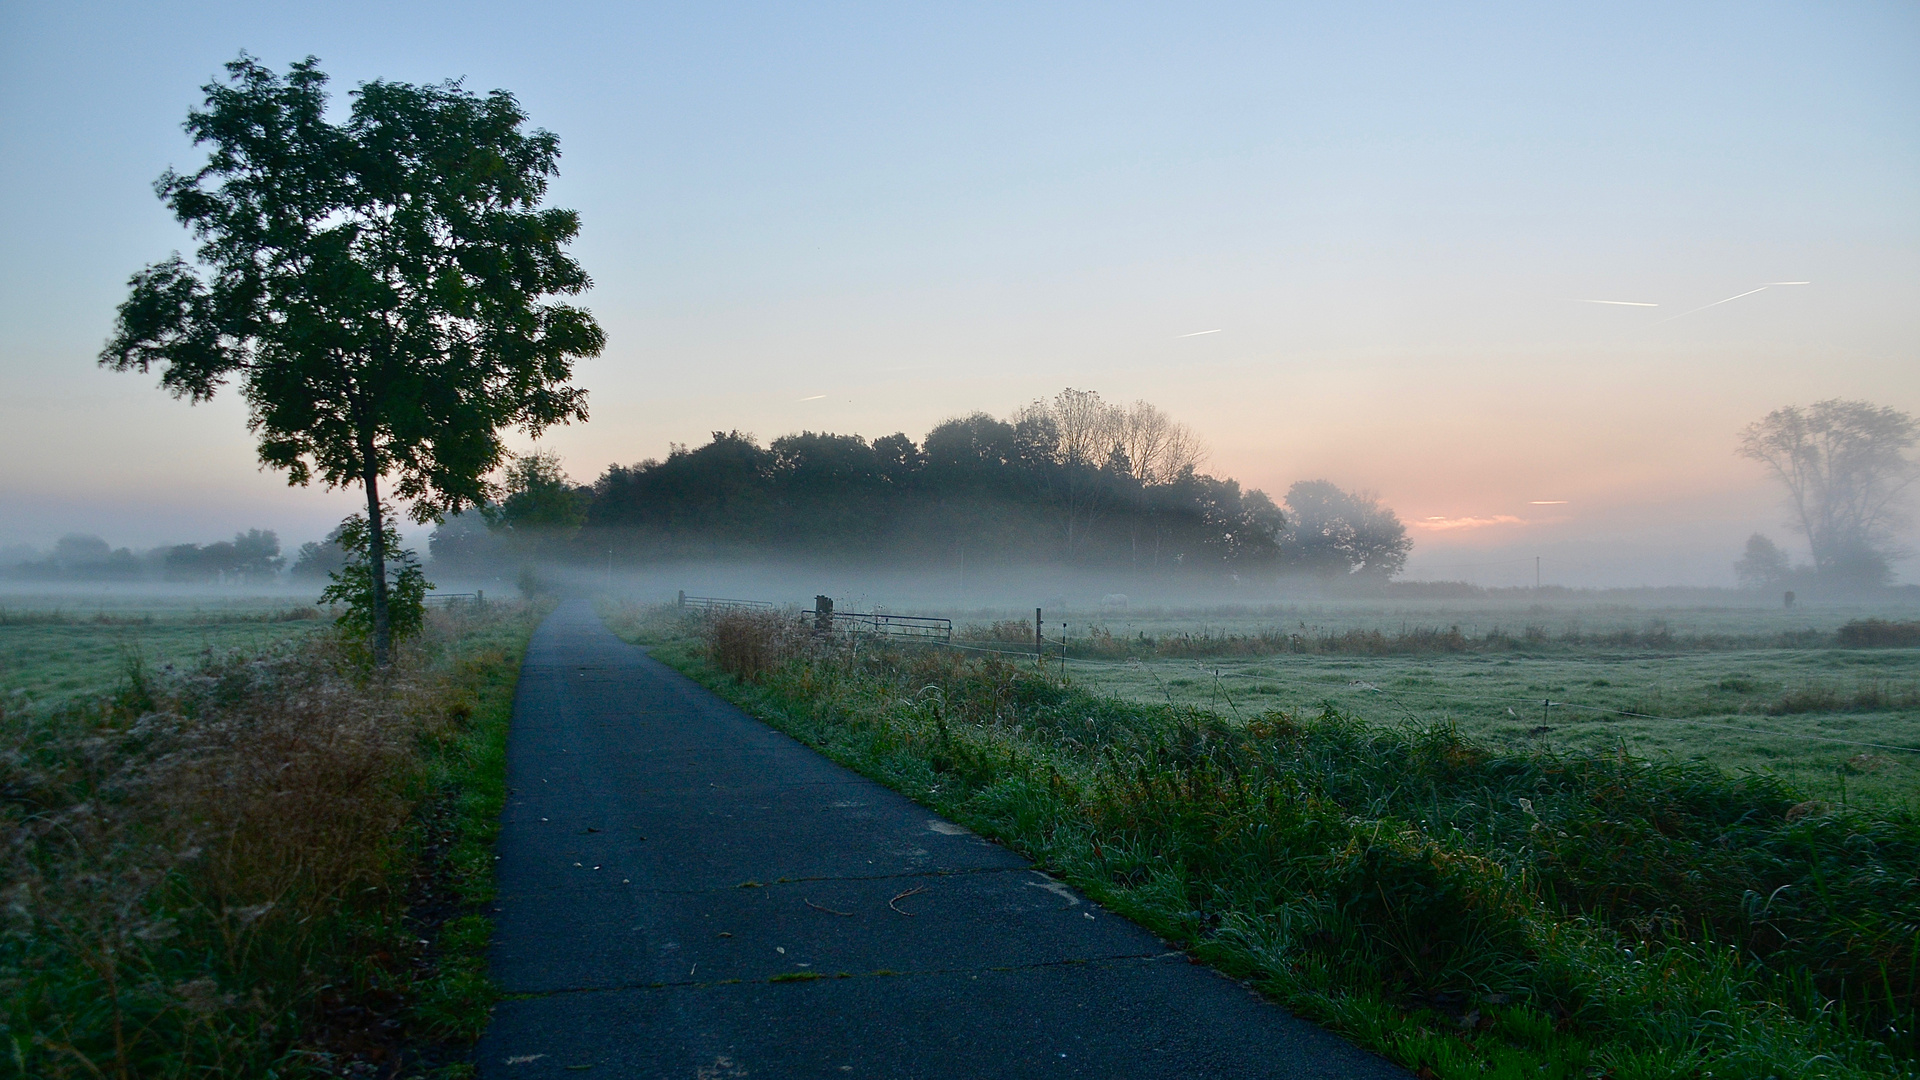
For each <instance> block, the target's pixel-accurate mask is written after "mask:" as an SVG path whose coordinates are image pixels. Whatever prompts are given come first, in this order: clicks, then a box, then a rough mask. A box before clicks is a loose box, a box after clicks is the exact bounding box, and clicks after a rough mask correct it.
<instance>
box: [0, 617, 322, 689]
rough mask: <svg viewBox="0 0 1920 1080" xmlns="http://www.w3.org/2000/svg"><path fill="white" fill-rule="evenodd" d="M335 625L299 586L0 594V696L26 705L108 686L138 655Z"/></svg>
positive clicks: (238, 644)
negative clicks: (281, 590) (289, 589)
mask: <svg viewBox="0 0 1920 1080" xmlns="http://www.w3.org/2000/svg"><path fill="white" fill-rule="evenodd" d="M328 625H330V622H329V620H328V619H327V618H326V617H325V612H324V611H323V610H322V609H320V608H317V607H315V606H314V604H313V602H312V600H311V599H307V600H305V601H302V600H300V599H299V598H297V597H294V596H290V595H280V596H237V595H218V594H206V595H185V594H181V595H164V594H147V595H140V594H132V595H125V594H121V595H115V594H108V595H98V596H72V595H51V594H15V595H7V596H0V703H4V704H5V706H6V708H8V709H18V708H22V707H31V706H36V705H48V704H54V703H57V702H59V701H61V700H64V699H68V698H72V697H75V696H83V695H88V694H102V693H109V692H111V691H113V690H115V689H117V688H118V687H119V686H120V685H121V684H122V683H123V682H124V681H125V679H126V675H127V670H128V666H129V664H131V663H133V662H134V661H135V660H136V659H137V660H138V661H139V662H140V663H143V664H145V665H147V666H148V667H150V668H163V667H165V666H167V665H169V664H171V665H174V666H176V667H180V668H187V667H192V666H196V665H197V664H199V662H200V661H201V659H202V658H204V657H206V656H207V655H209V654H211V655H213V656H225V655H227V654H228V653H232V652H242V653H257V652H259V651H261V650H263V649H267V648H270V647H272V646H274V645H276V644H278V643H280V642H283V641H287V640H289V639H292V638H298V637H302V636H304V635H306V634H309V633H312V632H313V631H315V630H318V629H321V628H323V627H326V626H328Z"/></svg>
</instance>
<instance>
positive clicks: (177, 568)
mask: <svg viewBox="0 0 1920 1080" xmlns="http://www.w3.org/2000/svg"><path fill="white" fill-rule="evenodd" d="M285 564H286V560H285V559H282V558H281V557H280V538H279V537H278V536H276V535H275V534H274V532H273V530H271V529H248V530H247V531H246V532H243V533H235V534H234V536H233V539H232V540H221V541H217V542H215V543H212V544H207V545H204V546H202V545H200V544H171V545H166V546H162V547H157V548H153V549H151V550H149V551H146V552H142V553H140V554H137V555H136V554H135V553H134V552H133V550H132V549H130V548H124V547H123V548H115V547H111V546H110V545H108V543H107V542H106V541H105V540H103V539H101V538H100V537H98V536H90V535H85V534H81V533H72V534H69V535H67V536H63V537H61V538H60V539H59V540H57V541H55V543H54V545H53V550H52V551H50V552H47V553H46V554H45V555H44V556H38V557H29V558H24V559H14V560H11V561H10V565H8V566H6V567H4V572H5V573H6V574H7V575H8V576H10V577H16V578H28V579H37V580H43V581H138V580H142V579H159V580H164V581H177V582H218V583H227V584H238V583H245V582H255V583H258V582H263V581H270V580H272V579H273V578H275V577H277V576H278V575H279V573H280V568H281V567H282V566H284V565H285Z"/></svg>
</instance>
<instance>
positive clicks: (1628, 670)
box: [1066, 649, 1920, 801]
mask: <svg viewBox="0 0 1920 1080" xmlns="http://www.w3.org/2000/svg"><path fill="white" fill-rule="evenodd" d="M1066 670H1067V677H1068V678H1070V679H1071V680H1072V681H1073V682H1075V683H1078V684H1080V685H1083V686H1085V687H1087V688H1088V689H1091V690H1094V691H1095V692H1098V693H1105V694H1113V695H1115V696H1118V697H1121V698H1124V699H1127V700H1130V701H1139V702H1146V703H1168V702H1171V703H1173V704H1178V705H1199V706H1202V707H1207V708H1211V709H1215V710H1217V711H1219V712H1222V713H1226V714H1228V715H1232V714H1235V713H1239V714H1242V715H1245V716H1254V715H1258V714H1260V713H1263V712H1266V711H1268V710H1271V709H1284V710H1287V711H1290V712H1314V711H1318V710H1319V709H1320V708H1321V707H1323V706H1325V705H1329V704H1331V705H1332V706H1334V707H1335V708H1337V709H1339V710H1341V711H1343V712H1348V713H1351V714H1353V715H1355V716H1358V717H1361V718H1363V719H1366V720H1369V721H1371V722H1373V723H1381V724H1392V723H1413V724H1431V723H1438V722H1447V723H1452V724H1454V725H1455V726H1457V727H1458V728H1459V729H1460V731H1461V733H1462V734H1464V735H1467V736H1468V737H1470V738H1473V739H1475V740H1477V741H1481V742H1488V743H1492V744H1494V745H1501V746H1508V747H1514V748H1518V747H1522V746H1533V747H1539V748H1542V749H1548V748H1551V749H1563V750H1600V749H1607V748H1610V747H1615V746H1619V745H1622V744H1624V745H1625V746H1626V747H1627V748H1628V749H1629V750H1631V751H1632V752H1633V753H1635V754H1637V755H1640V756H1645V757H1662V756H1673V757H1679V758H1700V759H1704V760H1708V761H1712V762H1714V763H1716V764H1718V765H1720V766H1722V767H1725V768H1729V769H1735V770H1738V769H1745V768H1752V769H1764V770H1769V771H1772V772H1775V773H1777V774H1779V775H1780V776H1782V777H1783V778H1785V779H1788V780H1790V781H1792V782H1793V783H1794V784H1796V785H1797V786H1800V787H1804V788H1807V789H1808V790H1810V791H1815V792H1817V793H1819V794H1821V795H1822V796H1824V797H1828V798H1833V797H1838V796H1841V795H1843V794H1844V795H1845V796H1847V797H1849V798H1853V797H1866V798H1873V799H1885V800H1894V801H1915V799H1916V796H1920V750H1915V749H1911V748H1920V649H1741V650H1728V651H1714V652H1699V653H1679V654H1652V653H1637V652H1618V653H1608V652H1593V653H1585V654H1563V655H1544V656H1528V655H1521V656H1496V655H1466V656H1454V655H1441V656H1376V657H1354V656H1313V655H1308V656H1291V655H1282V656H1266V657H1255V658H1242V657H1222V658H1199V659H1144V660H1142V659H1135V660H1130V661H1126V662H1102V661H1094V660H1072V659H1069V660H1068V661H1067V662H1066ZM1548 702H1551V703H1552V704H1548ZM1623 713H1637V714H1641V715H1638V716H1629V715H1622V714H1623ZM1656 718H1657V719H1656ZM1896 747H1898V748H1908V749H1894V748H1896Z"/></svg>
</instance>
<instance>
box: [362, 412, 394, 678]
mask: <svg viewBox="0 0 1920 1080" xmlns="http://www.w3.org/2000/svg"><path fill="white" fill-rule="evenodd" d="M362 460H364V461H365V462H366V463H367V464H366V477H365V483H366V488H367V571H368V573H369V575H370V576H371V578H372V582H371V583H372V585H373V666H374V667H376V668H383V667H386V666H387V665H389V664H391V663H393V624H392V622H391V620H389V618H388V617H387V523H386V522H385V521H384V520H382V518H381V516H380V473H379V470H378V468H377V467H376V466H375V465H374V455H373V447H372V446H368V447H366V448H365V449H364V450H363V451H362Z"/></svg>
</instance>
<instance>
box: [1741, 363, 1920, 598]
mask: <svg viewBox="0 0 1920 1080" xmlns="http://www.w3.org/2000/svg"><path fill="white" fill-rule="evenodd" d="M1916 443H1920V422H1917V421H1915V419H1914V418H1913V417H1912V416H1909V415H1908V414H1906V413H1903V412H1901V411H1899V410H1898V409H1892V408H1887V407H1885V406H1879V405H1873V404H1870V403H1868V402H1865V401H1843V400H1840V399H1829V400H1827V401H1821V402H1816V403H1814V404H1813V405H1810V406H1808V407H1806V408H1801V407H1799V406H1788V407H1786V408H1784V409H1776V410H1774V411H1773V412H1771V413H1768V414H1767V416H1766V418H1765V419H1762V420H1758V421H1755V422H1754V423H1752V424H1749V425H1748V426H1747V428H1746V430H1744V431H1743V432H1741V435H1740V446H1739V450H1738V452H1739V454H1740V455H1741V456H1742V457H1746V458H1751V459H1752V460H1754V461H1758V462H1760V463H1761V464H1763V465H1765V466H1766V468H1767V471H1768V472H1769V473H1770V474H1772V476H1773V477H1774V479H1776V480H1778V481H1779V482H1780V484H1781V486H1782V487H1783V488H1785V490H1786V495H1787V505H1788V507H1789V509H1790V510H1791V512H1792V516H1793V523H1794V525H1795V526H1797V527H1798V528H1799V530H1800V532H1801V534H1802V535H1803V536H1805V537H1806V540H1807V546H1808V548H1809V549H1810V550H1811V552H1812V555H1813V569H1814V571H1815V573H1816V574H1818V575H1819V576H1820V577H1821V578H1823V579H1827V580H1829V581H1834V582H1836V583H1840V584H1847V585H1855V586H1871V585H1881V584H1884V583H1885V582H1887V581H1888V580H1890V579H1891V578H1892V573H1893V572H1892V565H1891V564H1892V559H1893V558H1894V556H1896V555H1897V554H1898V552H1897V551H1895V549H1894V547H1893V540H1894V535H1895V532H1896V531H1897V530H1898V528H1899V527H1900V526H1901V525H1903V524H1905V522H1906V520H1907V516H1906V505H1905V501H1906V498H1907V497H1908V496H1909V495H1910V494H1911V491H1912V486H1913V482H1914V480H1915V478H1916V476H1920V466H1916V463H1915V462H1914V461H1913V459H1911V458H1909V457H1908V456H1907V451H1909V450H1911V449H1912V448H1913V447H1914V445H1915V444H1916Z"/></svg>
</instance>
